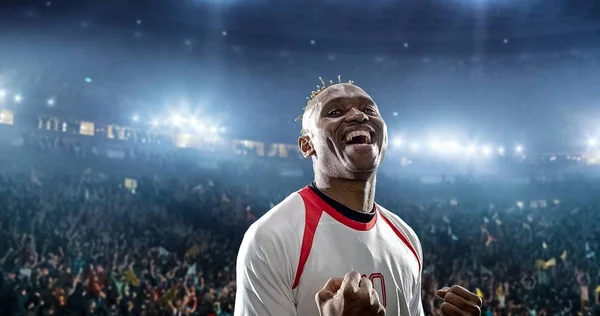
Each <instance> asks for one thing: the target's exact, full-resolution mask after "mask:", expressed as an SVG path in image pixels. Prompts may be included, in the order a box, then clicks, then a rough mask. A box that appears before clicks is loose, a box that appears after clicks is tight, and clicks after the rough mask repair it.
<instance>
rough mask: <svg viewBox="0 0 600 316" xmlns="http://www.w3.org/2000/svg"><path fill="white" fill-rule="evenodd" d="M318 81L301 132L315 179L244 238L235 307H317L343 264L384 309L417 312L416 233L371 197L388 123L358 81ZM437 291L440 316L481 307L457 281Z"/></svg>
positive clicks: (307, 314) (255, 311) (265, 311)
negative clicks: (317, 296) (359, 276)
mask: <svg viewBox="0 0 600 316" xmlns="http://www.w3.org/2000/svg"><path fill="white" fill-rule="evenodd" d="M321 82H322V84H323V85H322V86H320V87H317V88H318V89H317V91H314V92H313V93H312V95H311V97H309V98H308V104H307V106H306V107H305V108H304V114H303V116H302V132H301V136H300V138H299V139H298V147H299V148H300V151H301V152H302V154H303V155H304V157H305V158H310V159H312V162H313V169H314V173H315V177H314V182H313V183H312V184H310V185H308V186H307V187H305V188H303V189H301V190H299V191H298V192H295V193H293V194H291V195H290V196H289V197H287V198H286V199H285V200H283V201H282V202H281V203H280V204H278V205H277V206H275V207H274V208H273V209H272V210H270V211H269V212H268V213H267V214H266V215H265V216H263V217H262V218H260V219H259V220H258V221H257V222H255V223H254V224H253V225H252V226H251V227H250V229H249V230H248V232H247V233H246V235H245V236H244V240H243V242H242V245H241V247H240V252H239V254H238V260H237V271H236V272H237V293H236V295H237V296H236V305H235V315H239V316H242V315H244V316H245V315H261V316H263V315H274V316H291V315H300V316H315V315H319V309H318V307H317V304H316V303H315V294H316V293H317V292H318V291H319V290H320V289H321V288H322V287H323V285H324V284H326V283H328V280H329V279H330V278H341V277H343V276H344V275H346V274H347V273H348V272H350V271H358V272H359V273H361V274H362V280H361V281H360V282H361V284H362V283H363V282H366V281H367V280H370V282H368V283H372V286H373V289H374V290H375V291H376V292H377V295H376V296H377V297H379V301H380V303H381V305H383V306H384V307H385V309H386V311H387V315H423V307H422V304H421V270H422V252H421V244H420V242H419V239H418V238H417V236H416V234H415V233H414V231H413V230H412V229H411V228H410V227H409V226H408V225H407V224H406V223H404V222H403V221H402V220H401V219H400V218H399V217H398V216H397V215H395V214H393V213H392V212H390V211H388V210H386V209H385V208H383V207H382V206H380V205H377V204H375V202H374V198H375V183H376V173H377V169H378V167H379V165H380V163H381V162H382V160H383V157H384V156H385V153H386V150H387V145H388V135H387V127H386V124H385V122H384V120H383V118H382V117H381V115H380V113H379V109H378V108H377V105H376V104H375V102H374V101H373V99H372V98H371V97H370V96H369V95H368V94H367V93H366V92H365V91H364V90H362V89H361V88H360V87H358V86H356V85H354V84H353V83H352V82H348V83H341V82H340V80H339V78H338V83H335V84H334V83H333V82H331V81H330V83H329V85H327V84H325V83H324V82H323V81H322V80H321ZM357 290H358V289H357ZM438 295H440V296H441V297H442V298H445V302H444V304H445V305H443V308H442V311H444V312H445V313H446V314H447V315H479V306H481V300H479V298H478V297H477V296H475V295H474V294H473V293H470V292H468V291H466V290H464V289H463V288H458V287H453V288H452V289H444V290H442V291H439V293H438ZM444 306H445V308H444Z"/></svg>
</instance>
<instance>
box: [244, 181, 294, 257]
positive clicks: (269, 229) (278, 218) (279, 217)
mask: <svg viewBox="0 0 600 316" xmlns="http://www.w3.org/2000/svg"><path fill="white" fill-rule="evenodd" d="M304 218H305V207H304V201H303V199H302V197H301V196H300V194H299V193H298V192H294V193H292V194H290V195H289V196H288V197H287V198H286V199H284V200H283V201H281V202H280V203H279V204H277V205H275V206H274V207H273V208H272V209H271V210H269V211H268V212H267V213H266V214H265V215H263V216H262V217H261V218H259V219H258V220H257V221H256V222H254V223H253V224H252V225H251V226H250V228H248V230H247V231H246V233H245V235H244V239H243V241H242V245H241V247H240V253H239V254H240V255H244V252H245V251H248V250H249V249H253V250H255V252H257V251H258V252H265V253H266V252H268V253H278V254H279V256H281V255H285V254H289V255H292V254H293V253H294V249H296V248H298V249H300V246H301V240H302V233H303V230H304ZM298 252H299V250H298Z"/></svg>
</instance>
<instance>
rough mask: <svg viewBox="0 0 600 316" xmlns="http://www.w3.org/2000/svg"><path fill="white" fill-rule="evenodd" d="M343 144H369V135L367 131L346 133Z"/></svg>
mask: <svg viewBox="0 0 600 316" xmlns="http://www.w3.org/2000/svg"><path fill="white" fill-rule="evenodd" d="M344 144H346V145H364V144H372V143H371V133H369V132H367V131H354V132H350V133H348V135H346V137H344Z"/></svg>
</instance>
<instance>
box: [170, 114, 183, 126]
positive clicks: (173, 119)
mask: <svg viewBox="0 0 600 316" xmlns="http://www.w3.org/2000/svg"><path fill="white" fill-rule="evenodd" d="M182 122H183V119H182V118H181V116H179V115H173V116H171V123H173V125H176V126H179V125H181V123H182Z"/></svg>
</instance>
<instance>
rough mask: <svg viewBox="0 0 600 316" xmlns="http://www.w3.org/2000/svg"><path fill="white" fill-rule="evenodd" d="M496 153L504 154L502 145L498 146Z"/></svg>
mask: <svg viewBox="0 0 600 316" xmlns="http://www.w3.org/2000/svg"><path fill="white" fill-rule="evenodd" d="M498 155H500V156H504V147H502V146H500V147H498Z"/></svg>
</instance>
